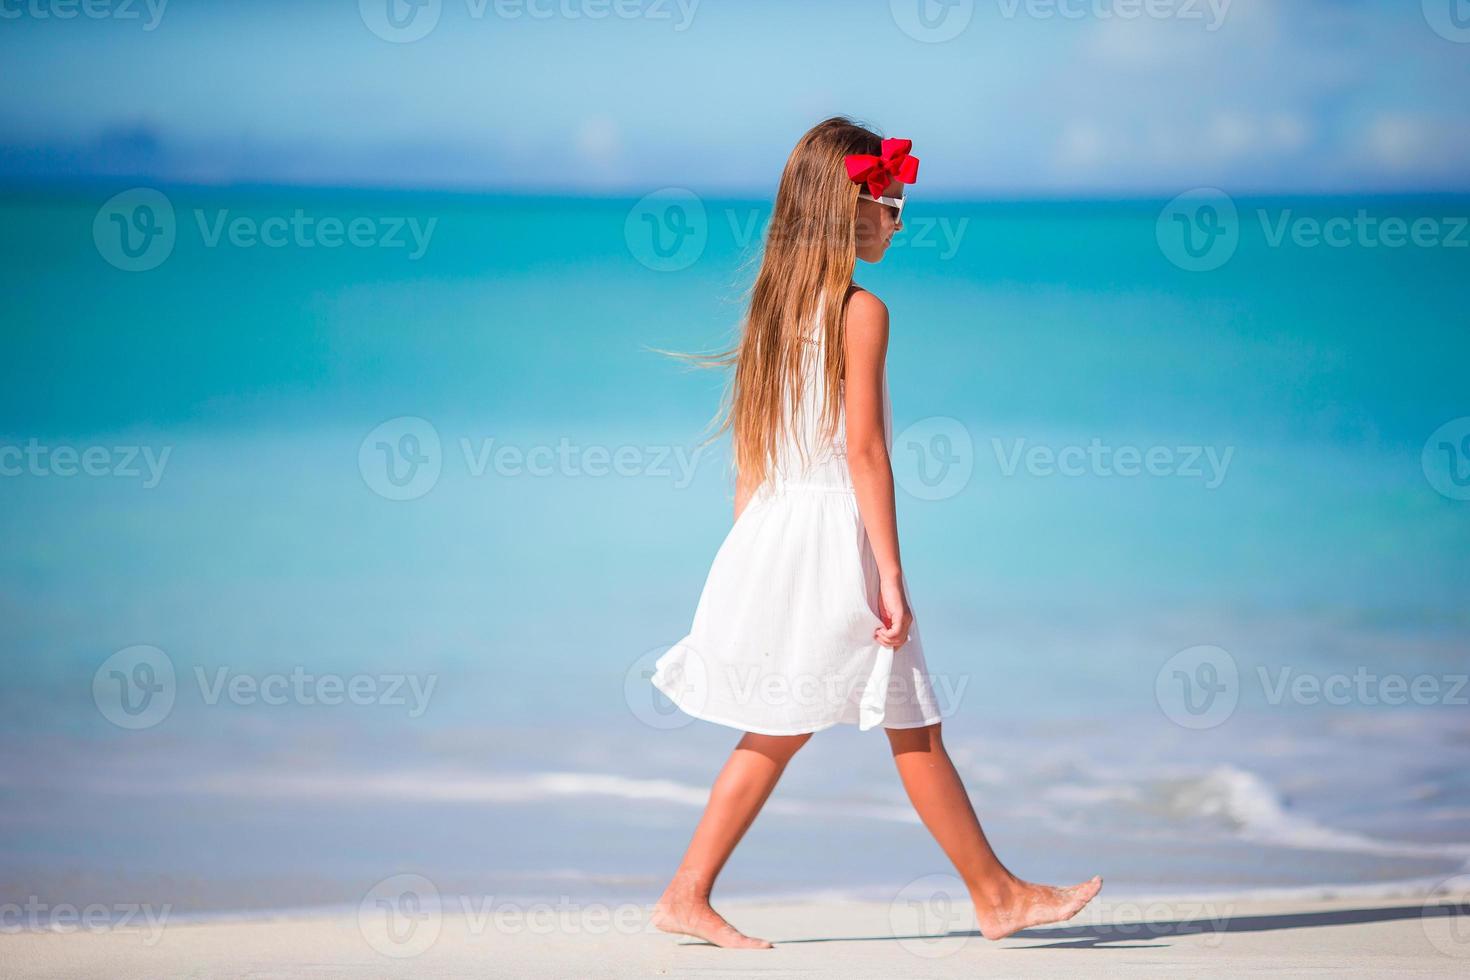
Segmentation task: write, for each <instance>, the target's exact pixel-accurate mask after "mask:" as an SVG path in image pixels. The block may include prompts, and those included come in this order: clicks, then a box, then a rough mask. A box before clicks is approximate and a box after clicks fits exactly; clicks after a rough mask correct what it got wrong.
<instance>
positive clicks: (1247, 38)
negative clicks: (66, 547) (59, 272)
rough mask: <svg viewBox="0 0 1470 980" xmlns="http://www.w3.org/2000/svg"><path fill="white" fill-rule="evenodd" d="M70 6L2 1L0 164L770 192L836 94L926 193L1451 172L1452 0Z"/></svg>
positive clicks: (1307, 188)
mask: <svg viewBox="0 0 1470 980" xmlns="http://www.w3.org/2000/svg"><path fill="white" fill-rule="evenodd" d="M70 2H72V3H75V2H77V0H70ZM91 2H92V3H94V4H96V5H97V6H96V7H95V8H94V9H95V10H97V11H100V12H102V13H105V14H107V16H102V17H87V16H73V17H70V18H64V17H62V16H61V14H62V13H64V12H69V11H70V9H71V8H69V7H68V6H67V4H68V0H0V10H3V12H4V15H5V16H4V19H3V20H0V64H4V65H5V85H4V86H3V87H0V178H9V179H21V178H35V177H38V176H50V177H82V178H85V177H96V176H137V175H142V176H147V177H150V178H153V179H157V180H178V181H188V182H203V183H216V182H218V183H229V182H241V181H245V182H269V183H307V184H322V185H350V186H393V187H429V188H436V187H448V188H476V189H480V188H491V189H493V188H507V189H514V190H517V191H576V192H588V193H600V192H617V193H623V192H639V193H641V192H644V191H646V190H649V189H652V188H655V187H661V186H666V185H682V186H687V187H691V188H693V189H695V190H700V191H730V192H737V193H743V192H752V193H758V194H768V193H769V192H770V189H771V187H772V185H773V184H774V181H775V176H776V174H777V172H778V171H779V168H780V166H781V163H782V161H783V160H784V158H785V155H786V153H787V152H788V150H789V148H790V146H791V144H792V142H793V140H794V139H795V138H796V136H797V135H798V134H799V133H800V132H801V131H802V130H803V129H804V128H805V127H806V126H808V125H810V124H811V123H813V122H815V121H817V120H818V119H820V118H822V117H823V116H825V115H828V114H831V113H834V112H844V113H848V114H852V115H856V116H858V117H861V118H865V119H867V120H870V121H872V122H873V123H874V124H876V125H877V126H879V127H880V128H882V129H884V130H886V131H887V132H888V133H889V134H891V135H900V136H905V137H909V138H912V139H913V140H914V141H915V152H916V154H917V155H919V156H920V157H921V158H922V159H923V161H924V164H923V171H922V178H921V180H922V183H923V184H924V185H925V190H926V191H927V192H930V193H935V194H942V195H977V194H978V195H1002V196H1003V195H1030V194H1040V195H1052V194H1061V195H1065V194H1085V193H1103V194H1108V193H1123V194H1131V193H1141V194H1158V193H1166V192H1178V191H1179V190H1182V189H1186V188H1191V187H1197V186H1204V185H1215V186H1220V187H1223V188H1225V189H1227V190H1229V191H1231V192H1246V193H1248V192H1255V191H1266V192H1359V191H1418V190H1456V191H1466V190H1470V99H1467V98H1466V97H1465V95H1466V92H1467V91H1470V43H1464V42H1467V41H1470V28H1467V30H1466V31H1465V32H1459V28H1458V27H1457V23H1458V22H1456V21H1454V20H1451V19H1450V18H1449V14H1450V11H1451V10H1452V8H1454V5H1456V4H1458V5H1459V8H1456V9H1458V12H1459V13H1460V14H1462V15H1463V17H1464V20H1463V21H1462V22H1465V23H1467V24H1470V0H1422V3H1421V0H947V2H948V3H949V6H945V5H944V4H942V3H941V2H940V0H847V2H844V3H835V2H833V3H825V2H803V3H795V2H788V3H775V2H759V0H416V2H417V3H420V4H423V5H424V6H422V7H421V8H420V9H417V10H415V8H413V7H410V6H408V5H407V3H406V0H297V2H283V0H257V2H251V3H245V2H239V3H224V2H206V0H171V2H168V0H91ZM150 3H151V6H150ZM389 3H393V4H395V5H396V8H395V9H396V10H397V12H398V14H399V15H400V20H401V22H402V23H405V24H407V25H409V26H408V27H407V28H406V29H405V30H406V31H409V32H411V31H415V30H419V29H424V28H427V25H429V24H430V23H432V29H428V30H427V33H426V34H425V36H423V37H421V38H418V39H417V40H412V41H396V40H389V39H385V37H383V36H380V35H381V34H389V35H392V34H393V30H392V29H391V28H390V27H388V26H387V25H388V24H389V22H388V21H387V20H386V17H385V11H386V10H387V5H388V4H389ZM921 3H922V4H923V5H924V6H923V8H922V12H923V13H924V14H925V15H926V16H927V18H928V19H927V20H921V19H919V17H918V14H919V13H920V12H921V8H920V4H921ZM1437 4H1438V5H1441V6H1442V8H1443V9H1439V8H1438V7H1436V5H1437ZM1130 5H1132V7H1133V8H1134V9H1136V8H1147V7H1149V6H1151V7H1152V9H1154V10H1155V11H1156V12H1160V13H1161V15H1160V16H1147V15H1144V16H1137V17H1129V16H1126V14H1127V12H1128V10H1129V8H1130ZM602 11H606V12H607V15H606V16H600V17H599V16H596V15H597V14H598V13H599V12H602ZM618 11H621V13H622V15H621V16H620V15H619V13H618ZM415 18H418V19H415ZM926 24H927V25H929V26H925V25H926ZM936 25H937V26H936ZM1436 26H1438V27H1439V29H1438V30H1436ZM374 27H377V28H378V31H377V32H376V33H375V31H374V29H373V28H374ZM947 33H954V34H955V36H953V37H952V38H948V39H941V38H942V37H943V36H944V35H946V34H947ZM1462 33H1463V34H1464V35H1465V36H1463V37H1462V36H1461V35H1462ZM399 36H400V37H401V36H403V35H402V33H400V35H399Z"/></svg>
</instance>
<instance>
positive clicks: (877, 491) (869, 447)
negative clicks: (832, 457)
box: [843, 290, 912, 647]
mask: <svg viewBox="0 0 1470 980" xmlns="http://www.w3.org/2000/svg"><path fill="white" fill-rule="evenodd" d="M846 334H847V340H846V354H847V370H846V377H845V382H844V388H845V392H846V394H845V398H844V402H843V409H844V411H845V413H846V417H847V465H848V469H849V471H850V472H851V473H852V482H853V487H854V488H855V489H856V491H857V503H858V513H859V514H860V515H861V517H862V520H863V527H864V529H865V530H866V531H867V534H868V541H869V542H870V544H871V545H872V548H873V556H874V558H875V559H877V562H878V577H879V583H880V604H881V606H882V613H883V618H884V620H885V627H884V628H882V629H880V630H878V631H876V632H875V633H874V637H875V639H877V640H878V642H880V643H883V644H884V645H885V646H893V647H899V646H902V645H903V643H904V641H906V640H907V639H908V635H909V626H910V625H911V623H912V616H911V614H910V612H909V609H908V599H907V596H906V595H905V592H904V584H903V564H902V562H901V561H900V559H899V553H898V516H897V513H896V509H895V503H894V493H893V467H892V465H891V463H890V461H889V458H888V442H887V439H886V438H885V437H884V431H883V364H884V360H885V359H886V357H887V355H888V307H886V306H884V305H883V301H882V300H880V299H878V297H876V296H874V295H873V294H872V293H869V292H867V291H865V290H858V291H856V292H854V293H853V294H852V298H851V299H850V300H849V301H848V304H847V328H846Z"/></svg>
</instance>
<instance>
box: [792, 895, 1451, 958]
mask: <svg viewBox="0 0 1470 980" xmlns="http://www.w3.org/2000/svg"><path fill="white" fill-rule="evenodd" d="M1223 907H1224V908H1228V907H1229V906H1228V904H1226V905H1224V906H1223ZM1447 916H1455V917H1459V916H1467V917H1470V901H1460V902H1458V903H1456V902H1454V901H1452V900H1450V899H1444V900H1443V901H1441V902H1440V903H1439V904H1425V905H1391V906H1385V907H1383V908H1371V909H1337V910H1334V911H1330V912H1283V913H1279V914H1276V915H1236V916H1232V915H1214V916H1208V915H1201V916H1200V917H1199V918H1193V919H1178V920H1174V921H1154V922H1123V923H1118V924H1116V925H1109V924H1099V925H1082V926H1042V927H1038V928H1035V929H1023V930H1022V931H1020V932H1018V933H1016V934H1015V935H1014V936H1010V937H1008V938H1007V939H1006V940H1003V941H1005V942H1010V941H1012V940H1017V939H1033V940H1035V939H1053V940H1057V941H1056V942H1050V943H1040V944H1037V945H1031V946H1016V947H1011V948H1013V949H1068V948H1073V949H1085V948H1088V947H1094V946H1102V945H1103V944H1107V945H1106V946H1105V947H1104V948H1107V949H1148V948H1160V947H1163V946H1168V945H1169V944H1168V943H1150V944H1149V945H1143V944H1142V943H1141V942H1140V941H1141V940H1142V941H1146V940H1157V939H1167V938H1168V937H1170V936H1192V935H1198V934H1200V933H1230V932H1273V931H1276V930H1279V929H1313V928H1317V927H1320V926H1349V925H1362V924H1363V923H1368V922H1397V921H1400V920H1403V919H1418V918H1425V919H1429V918H1440V917H1447ZM967 937H968V938H974V939H981V938H983V937H981V935H980V933H979V932H978V931H977V930H973V929H972V930H966V931H955V932H948V933H945V934H944V936H943V937H939V936H923V935H916V936H846V937H843V936H832V937H823V938H819V939H780V940H773V942H775V944H776V945H777V946H784V945H786V944H788V943H850V942H893V941H895V940H903V939H912V940H926V939H928V940H933V939H937V938H950V939H953V938H967ZM1124 944H1126V945H1124Z"/></svg>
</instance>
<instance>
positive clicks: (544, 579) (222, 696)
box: [0, 186, 1470, 913]
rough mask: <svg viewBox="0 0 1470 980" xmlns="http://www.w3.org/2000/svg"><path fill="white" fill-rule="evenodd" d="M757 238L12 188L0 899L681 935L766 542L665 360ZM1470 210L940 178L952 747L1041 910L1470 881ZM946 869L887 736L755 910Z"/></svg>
mask: <svg viewBox="0 0 1470 980" xmlns="http://www.w3.org/2000/svg"><path fill="white" fill-rule="evenodd" d="M120 192H126V193H124V194H123V196H121V197H117V196H116V195H118V194H119V193H120ZM916 197H917V196H916ZM766 207H767V205H766V204H765V203H764V202H760V201H739V200H720V199H713V198H701V197H699V196H697V195H693V194H691V193H689V192H685V191H679V190H665V191H660V192H657V193H655V194H653V195H651V196H650V197H649V198H645V199H643V200H641V201H637V200H633V199H602V198H519V197H509V198H507V197H504V196H491V195H484V196H477V195H467V194H466V195H456V194H388V193H370V192H345V191H329V190H312V189H299V188H229V187H225V188H202V187H161V188H148V189H144V190H143V191H137V190H132V189H130V188H128V187H126V186H108V187H100V186H99V187H77V188H69V189H65V190H61V189H55V188H31V189H16V188H12V189H10V190H9V191H7V192H6V193H5V194H4V195H3V196H0V280H3V292H4V297H5V304H4V305H5V312H4V318H3V323H4V326H3V349H4V356H3V357H0V534H3V538H4V542H5V545H4V551H3V560H0V612H3V619H4V623H5V629H4V630H3V633H0V669H3V676H4V683H3V684H0V709H3V710H0V729H3V733H4V737H5V740H6V745H7V749H8V750H7V751H6V752H5V754H4V761H3V763H0V828H3V831H4V832H3V835H0V866H3V872H4V873H3V874H0V901H20V900H24V898H25V897H26V896H36V895H39V896H41V897H42V898H43V899H44V898H45V897H46V896H48V895H49V896H53V898H52V899H51V900H53V901H56V900H60V899H58V898H56V897H55V896H74V895H75V894H76V893H77V890H78V888H81V889H82V890H83V891H85V893H86V894H88V895H92V896H96V899H95V900H97V901H103V902H106V901H123V900H126V901H139V902H141V901H150V902H168V903H171V904H172V905H173V906H174V908H175V909H176V910H177V911H179V912H198V913H210V912H224V911H238V910H252V909H262V908H285V907H296V906H302V905H316V904H342V903H348V904H356V902H357V901H358V900H359V898H360V897H361V896H362V895H363V894H364V893H365V892H366V891H367V889H369V888H370V887H371V886H372V885H373V883H374V882H377V881H380V880H381V879H383V878H385V877H387V876H390V875H394V874H399V873H408V872H412V873H419V874H424V875H426V876H428V877H429V878H431V879H432V880H433V881H434V882H435V883H436V884H437V886H438V887H439V889H440V890H441V891H443V892H445V893H449V892H453V891H459V892H463V893H466V894H468V893H476V894H484V893H487V892H488V893H493V894H496V895H503V896H507V897H509V896H534V897H538V898H555V897H557V896H570V897H571V898H573V899H576V900H591V899H596V900H618V901H624V900H627V901H652V900H653V899H654V898H655V897H656V896H657V894H658V892H659V890H660V889H661V887H662V884H663V881H664V879H665V878H666V876H667V875H668V874H669V873H670V872H671V871H672V870H673V868H674V867H675V865H676V864H677V862H678V859H679V857H680V855H681V853H682V850H683V847H684V845H685V844H686V843H687V840H688V835H689V833H690V832H691V831H692V829H693V826H694V822H695V820H696V818H697V816H698V813H699V808H700V807H701V806H702V805H703V802H704V796H705V793H706V792H707V789H708V786H709V783H710V782H711V780H712V779H713V777H714V775H715V773H716V772H717V771H718V769H719V767H720V765H721V764H722V763H723V761H724V758H725V755H726V753H727V752H728V751H729V749H730V748H731V747H732V746H733V745H734V743H735V741H736V739H737V738H738V736H737V734H736V733H735V732H734V731H733V730H730V729H724V728H720V727H718V726H715V725H712V724H708V723H705V722H702V721H694V720H690V719H688V718H687V717H685V716H682V715H680V714H678V713H677V712H674V711H673V710H672V709H671V707H670V706H669V705H668V704H667V702H666V701H663V699H662V697H661V696H658V695H657V694H656V692H655V691H654V690H653V689H652V687H651V685H649V684H648V683H647V676H648V671H649V669H651V665H652V661H653V659H655V658H656V656H657V655H658V653H660V652H662V650H663V648H664V647H666V646H667V645H668V644H670V643H672V642H674V641H675V640H677V639H679V638H680V637H681V636H682V635H683V634H684V633H685V631H686V630H687V628H688V626H689V620H690V617H691V616H692V614H693V610H694V605H695V602H696V600H697V598H698V596H699V592H700V588H701V586H702V584H703V580H704V575H705V573H706V571H707V570H708V568H709V562H710V560H711V559H712V557H713V555H714V553H715V549H716V548H717V547H718V546H719V544H720V541H721V539H722V537H723V535H724V533H725V532H726V530H727V529H728V527H729V524H730V518H731V494H730V487H729V483H728V479H727V472H726V462H727V457H726V442H725V441H723V440H720V441H717V442H715V443H713V444H711V445H708V446H705V447H702V448H701V446H700V441H701V439H702V438H703V436H704V435H705V432H706V429H705V427H706V423H707V422H708V421H709V420H710V418H711V417H712V416H713V415H714V413H715V411H716V409H717V407H718V400H719V397H720V390H721V385H722V383H723V377H722V376H720V375H718V374H717V373H713V372H699V371H690V370H688V369H685V368H684V367H682V366H681V365H679V364H677V363H675V362H674V361H672V360H670V359H669V358H666V357H663V356H662V355H659V354H657V353H654V352H652V351H651V350H650V348H675V349H682V350H711V349H715V348H717V347H720V346H722V345H724V344H725V343H727V342H728V341H729V340H730V338H731V336H732V330H733V327H734V325H735V323H736V320H737V318H738V315H739V310H740V296H741V290H742V289H743V287H744V286H745V285H746V284H747V283H748V282H749V280H750V278H751V276H752V274H753V269H752V267H751V265H750V260H751V258H752V256H753V254H754V251H755V249H756V247H757V246H758V243H759V235H760V231H761V229H762V228H763V223H764V219H765V214H766ZM1467 216H1470V200H1466V199H1464V198H1422V199H1421V198H1340V199H1339V198H1312V199H1284V198H1272V199H1259V200H1256V199H1247V198H1241V199H1235V200H1230V199H1222V198H1221V197H1219V196H1218V195H1214V194H1211V193H1205V194H1197V195H1194V196H1190V197H1186V198H1185V199H1183V200H1181V201H1176V202H1166V201H1164V200H1138V201H1033V202H1022V201H1002V202H966V201H931V200H925V199H923V198H922V197H917V199H916V200H915V201H914V202H913V203H912V204H911V205H910V206H909V209H908V212H907V213H906V216H905V217H906V221H907V222H908V229H907V230H906V232H905V233H904V234H903V235H902V236H901V237H900V238H899V240H898V241H897V242H896V243H895V245H894V247H893V248H892V250H891V251H890V255H889V257H888V260H887V261H886V262H885V263H884V264H882V265H881V266H877V267H862V268H861V269H860V275H859V281H860V282H861V283H863V284H864V285H866V286H867V287H868V288H870V289H872V290H874V291H875V292H877V293H878V294H879V295H881V296H882V297H883V298H884V299H885V300H886V302H887V303H888V305H889V308H890V310H891V315H892V321H893V327H892V340H891V348H890V354H889V380H890V388H891V392H892V397H893V403H894V418H895V428H896V429H897V430H899V431H898V432H897V434H896V439H895V466H896V471H897V475H898V482H899V486H900V495H899V497H900V499H899V519H900V528H901V534H902V538H903V547H904V554H905V564H906V567H907V571H908V576H909V582H910V588H911V591H912V593H913V600H914V604H915V608H916V614H917V616H918V618H919V619H920V621H921V622H922V623H923V626H924V637H925V642H926V646H927V656H928V660H929V666H930V668H931V670H932V671H934V673H935V675H936V681H937V682H938V687H939V689H940V691H941V696H942V698H943V699H947V717H946V722H945V732H946V741H947V742H948V744H949V746H950V749H951V752H952V753H953V755H954V757H955V759H956V761H957V764H959V765H960V767H961V770H962V772H963V774H964V775H965V777H966V780H967V783H968V785H969V786H970V788H971V791H972V794H973V796H974V799H975V802H976V806H977V809H978V810H979V812H980V814H981V817H982V819H983V820H984V821H985V822H986V826H987V830H988V831H989V833H990V836H991V838H992V841H993V842H994V843H995V845H996V847H997V848H998V850H999V851H1000V853H1001V854H1002V856H1003V858H1004V859H1005V860H1006V861H1007V863H1008V864H1009V865H1010V866H1011V867H1012V869H1013V870H1015V871H1016V872H1017V873H1019V874H1022V875H1024V876H1026V877H1029V878H1032V879H1039V880H1055V881H1079V880H1082V879H1084V878H1086V877H1088V876H1090V875H1091V874H1093V873H1101V874H1103V875H1104V877H1105V878H1107V880H1108V883H1109V885H1108V887H1109V889H1110V890H1112V891H1113V893H1114V894H1164V893H1169V894H1177V893H1185V892H1194V893H1197V892H1200V891H1211V892H1225V891H1235V892H1238V891H1260V890H1266V889H1278V888H1289V889H1309V890H1315V891H1323V890H1333V889H1342V888H1352V887H1356V888H1364V889H1368V890H1375V889H1376V890H1390V889H1392V888H1395V887H1400V886H1401V885H1402V884H1403V883H1405V882H1413V881H1424V880H1438V879H1441V878H1444V877H1448V876H1451V875H1454V874H1457V873H1460V872H1461V870H1462V869H1463V868H1464V867H1465V866H1466V863H1467V862H1470V777H1467V775H1466V774H1467V773H1470V688H1467V686H1466V684H1465V679H1466V675H1467V674H1470V384H1467V378H1470V314H1467V311H1470V247H1467V246H1470V231H1467V230H1466V219H1467ZM1186 236H1187V237H1186ZM1395 243H1397V244H1395ZM949 870H950V869H949V866H948V865H947V863H946V861H945V859H944V856H943V854H942V853H941V852H940V851H939V849H938V848H937V846H936V845H935V844H934V843H933V842H932V841H931V840H930V839H929V837H928V836H927V834H926V833H925V831H924V830H923V828H922V826H920V825H919V824H918V823H917V821H916V820H915V819H914V818H913V815H912V813H911V811H909V810H908V808H907V804H906V801H905V798H904V795H903V791H902V787H901V786H900V784H899V782H898V779H897V776H896V773H895V772H894V769H893V766H892V763H891V760H890V758H889V755H888V747H887V740H886V739H885V738H884V737H883V736H882V735H881V734H879V733H878V732H877V731H869V732H861V733H860V732H858V731H856V730H855V729H851V728H842V729H836V730H831V731H829V732H825V733H823V734H822V735H821V736H819V737H817V738H815V739H813V741H812V743H811V744H810V745H809V746H807V747H806V748H805V749H803V751H802V753H801V754H800V755H799V756H798V757H797V758H796V760H795V761H794V762H793V763H792V765H791V767H790V768H789V769H788V771H787V774H786V776H785V778H784V781H783V782H782V784H781V785H780V786H779V787H778V789H777V791H776V793H775V795H774V796H773V798H772V800H771V803H770V806H769V808H768V810H767V811H766V812H765V813H764V814H763V815H762V816H761V818H760V820H759V821H758V822H757V824H756V826H755V827H754V828H753V829H752V830H751V832H750V834H749V835H748V836H747V838H746V840H745V841H744V842H743V843H742V845H741V847H740V849H739V850H737V852H736V854H735V857H734V858H733V860H732V861H731V863H730V865H729V866H728V868H727V870H726V872H725V875H724V877H723V878H722V879H721V883H720V886H719V889H718V890H717V893H716V894H717V897H718V896H719V895H727V896H736V895H745V896H754V895H772V894H855V895H865V896H869V897H881V896H885V895H887V896H892V895H894V894H896V893H898V891H899V890H900V889H902V888H903V887H904V886H905V884H906V883H908V882H910V881H912V880H913V879H916V878H919V877H921V876H924V875H928V874H935V873H946V872H948V871H949ZM79 883H80V884H79ZM71 900H73V901H74V900H75V899H74V898H72V899H71Z"/></svg>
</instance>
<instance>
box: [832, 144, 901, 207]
mask: <svg viewBox="0 0 1470 980" xmlns="http://www.w3.org/2000/svg"><path fill="white" fill-rule="evenodd" d="M913 145H914V141H913V140H884V141H883V151H882V153H881V154H880V155H878V156H873V155H872V154H871V153H849V154H848V155H847V156H846V157H845V160H846V163H847V176H848V178H849V179H851V180H852V182H853V183H854V184H867V185H868V193H869V194H872V195H873V196H874V197H879V196H880V195H882V193H883V189H884V188H885V187H887V186H888V185H889V184H891V183H893V182H894V181H895V180H896V181H898V182H899V183H900V184H912V183H913V182H914V181H915V180H916V179H917V178H918V176H919V158H918V157H911V156H909V150H910V149H912V148H913Z"/></svg>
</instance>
